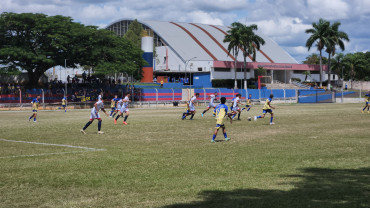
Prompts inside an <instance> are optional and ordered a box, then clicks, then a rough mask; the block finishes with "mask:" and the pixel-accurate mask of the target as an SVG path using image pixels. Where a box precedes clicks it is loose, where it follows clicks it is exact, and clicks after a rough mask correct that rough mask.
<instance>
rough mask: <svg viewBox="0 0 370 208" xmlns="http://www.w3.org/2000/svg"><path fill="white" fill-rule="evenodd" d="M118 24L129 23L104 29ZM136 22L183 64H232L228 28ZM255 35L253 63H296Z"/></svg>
mask: <svg viewBox="0 0 370 208" xmlns="http://www.w3.org/2000/svg"><path fill="white" fill-rule="evenodd" d="M122 21H132V20H129V19H122V20H118V21H116V22H113V23H111V24H110V25H109V26H107V29H111V27H112V26H113V25H115V24H117V23H119V22H122ZM138 22H139V23H141V24H143V25H144V26H145V27H147V28H150V29H151V30H153V32H154V33H155V35H156V36H158V37H160V38H161V40H162V41H163V42H164V43H165V44H166V45H167V46H168V47H170V48H171V49H172V50H173V51H174V52H175V53H176V54H177V55H178V56H179V58H181V59H182V60H183V61H185V60H189V59H191V58H192V57H197V58H196V59H194V60H198V61H234V57H233V56H232V54H230V55H228V54H227V46H228V43H224V42H223V40H224V38H225V34H227V31H228V30H229V28H228V27H225V26H219V25H217V26H215V25H206V24H198V23H196V24H195V23H184V22H165V21H151V20H148V21H138ZM111 30H112V29H111ZM256 33H257V34H258V35H259V36H261V37H262V38H263V39H264V40H265V42H266V43H265V45H261V50H260V51H258V52H257V54H256V61H257V62H264V63H269V62H270V63H298V62H297V61H296V60H295V59H294V58H293V57H291V56H290V55H289V54H288V53H287V52H286V51H285V50H284V49H282V48H281V47H280V46H279V45H278V44H277V43H276V42H275V41H273V40H272V39H270V38H269V37H267V36H265V35H263V34H261V33H260V32H258V31H257V32H256ZM237 60H238V61H239V62H243V55H242V51H240V52H239V55H238V57H237ZM247 61H248V62H251V58H247Z"/></svg>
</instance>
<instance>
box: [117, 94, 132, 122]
mask: <svg viewBox="0 0 370 208" xmlns="http://www.w3.org/2000/svg"><path fill="white" fill-rule="evenodd" d="M129 102H131V101H130V93H127V94H126V97H125V98H124V99H120V100H119V101H118V105H119V113H118V115H117V117H116V118H115V119H114V124H117V120H118V118H119V117H120V116H122V115H123V113H126V116H125V119H124V120H123V122H122V123H123V124H125V125H127V122H126V120H127V118H128V116H129V115H130V111H129V110H128V103H129Z"/></svg>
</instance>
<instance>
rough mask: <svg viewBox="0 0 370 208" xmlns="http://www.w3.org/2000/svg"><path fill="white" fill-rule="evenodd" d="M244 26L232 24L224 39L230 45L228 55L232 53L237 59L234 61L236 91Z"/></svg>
mask: <svg viewBox="0 0 370 208" xmlns="http://www.w3.org/2000/svg"><path fill="white" fill-rule="evenodd" d="M243 26H244V25H243V24H241V23H239V22H233V23H232V24H231V29H230V30H229V31H227V33H228V34H227V35H225V38H224V43H226V42H228V43H229V45H228V47H227V50H228V55H230V52H231V51H232V53H233V56H234V57H235V60H234V70H235V84H234V88H235V89H236V88H237V87H238V83H237V77H236V75H237V67H236V64H237V59H238V54H239V48H240V47H241V45H242V38H241V33H240V32H241V29H240V28H242V27H243Z"/></svg>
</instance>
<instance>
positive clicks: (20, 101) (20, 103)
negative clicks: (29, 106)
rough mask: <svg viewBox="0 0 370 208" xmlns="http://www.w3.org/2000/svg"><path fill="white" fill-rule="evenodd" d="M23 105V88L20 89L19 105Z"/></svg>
mask: <svg viewBox="0 0 370 208" xmlns="http://www.w3.org/2000/svg"><path fill="white" fill-rule="evenodd" d="M21 106H22V90H21V89H19V107H21Z"/></svg>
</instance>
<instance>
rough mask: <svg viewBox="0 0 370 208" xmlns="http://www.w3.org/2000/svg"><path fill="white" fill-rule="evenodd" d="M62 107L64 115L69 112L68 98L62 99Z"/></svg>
mask: <svg viewBox="0 0 370 208" xmlns="http://www.w3.org/2000/svg"><path fill="white" fill-rule="evenodd" d="M62 107H63V109H64V113H66V112H67V98H66V97H63V99H62Z"/></svg>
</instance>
